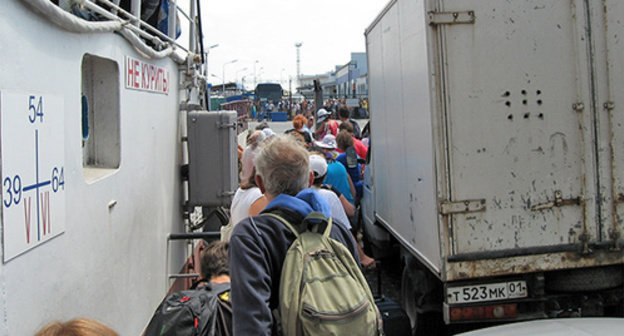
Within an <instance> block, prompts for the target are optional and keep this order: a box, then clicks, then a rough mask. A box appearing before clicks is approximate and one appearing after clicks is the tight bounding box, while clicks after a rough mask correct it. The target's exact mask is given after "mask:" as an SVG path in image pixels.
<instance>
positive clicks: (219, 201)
mask: <svg viewBox="0 0 624 336" xmlns="http://www.w3.org/2000/svg"><path fill="white" fill-rule="evenodd" d="M187 129H188V152H189V205H190V206H200V205H201V206H224V205H229V204H230V203H231V201H232V197H233V196H234V192H235V191H236V188H237V187H238V176H237V175H238V164H237V159H238V156H237V153H238V152H237V150H236V143H237V139H236V111H218V112H215V111H212V112H209V111H190V112H189V113H188V116H187Z"/></svg>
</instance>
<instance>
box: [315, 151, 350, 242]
mask: <svg viewBox="0 0 624 336" xmlns="http://www.w3.org/2000/svg"><path fill="white" fill-rule="evenodd" d="M310 170H311V171H312V173H314V182H312V189H313V190H315V191H316V192H318V193H319V194H321V196H323V197H325V198H326V199H327V201H328V202H329V206H330V208H331V213H332V217H334V218H336V219H337V220H338V221H339V222H340V223H343V224H344V226H345V227H346V228H347V229H349V230H351V223H350V222H349V217H347V215H349V216H353V214H354V213H355V207H354V206H353V204H351V203H349V201H348V200H347V199H346V198H345V197H344V195H342V193H341V192H340V191H338V189H335V188H333V189H332V186H330V185H327V184H325V185H324V184H323V180H324V179H325V175H327V160H325V158H324V157H323V156H321V154H312V155H310ZM347 210H348V214H347Z"/></svg>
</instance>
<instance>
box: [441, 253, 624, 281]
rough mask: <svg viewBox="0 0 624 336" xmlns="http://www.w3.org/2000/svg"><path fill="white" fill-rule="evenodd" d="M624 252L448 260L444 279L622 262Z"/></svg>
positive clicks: (461, 278) (451, 279)
mask: <svg viewBox="0 0 624 336" xmlns="http://www.w3.org/2000/svg"><path fill="white" fill-rule="evenodd" d="M623 260H624V254H623V253H622V252H621V251H620V252H613V251H609V250H599V251H594V253H593V254H592V255H591V256H589V257H588V256H583V255H582V254H581V253H579V252H578V251H572V252H560V253H545V254H539V255H525V256H517V257H511V258H496V259H482V260H474V261H462V262H448V263H447V264H446V274H445V278H444V280H446V281H455V280H464V279H471V278H479V277H493V276H501V275H509V274H521V273H533V272H543V271H554V270H562V269H569V268H580V267H592V266H601V265H613V264H621V263H622V261H623Z"/></svg>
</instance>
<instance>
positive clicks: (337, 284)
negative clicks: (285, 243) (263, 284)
mask: <svg viewBox="0 0 624 336" xmlns="http://www.w3.org/2000/svg"><path fill="white" fill-rule="evenodd" d="M264 215H265V216H272V217H275V218H277V219H279V220H280V221H281V222H282V223H284V225H286V227H288V228H289V229H290V230H291V231H292V232H293V233H294V234H295V236H296V237H297V238H296V239H295V241H294V242H293V243H292V245H291V246H290V248H289V249H288V252H287V253H286V258H285V259H284V264H283V266H282V274H281V280H280V288H279V297H280V300H279V317H278V319H277V323H279V324H280V327H279V329H280V330H281V334H282V335H286V336H291V335H292V336H299V335H323V336H325V335H383V329H382V322H381V316H380V314H379V310H378V309H377V306H376V305H375V301H374V299H373V295H372V293H371V291H370V288H369V287H368V283H367V282H366V279H365V278H364V275H363V274H362V271H361V270H360V267H359V266H358V265H357V263H356V262H355V259H354V258H353V256H352V255H351V253H350V252H349V250H348V249H347V248H346V247H345V246H344V245H343V244H342V243H340V242H338V241H336V240H334V239H332V238H330V237H329V233H330V231H331V226H332V220H331V218H330V219H329V220H328V219H327V218H325V216H324V215H323V214H322V213H320V212H313V213H311V214H309V215H308V216H307V217H306V218H305V219H304V220H303V221H302V222H301V223H300V224H298V225H295V226H293V225H291V223H289V222H288V221H287V220H286V219H284V218H283V217H281V216H280V215H278V214H275V213H267V214H264Z"/></svg>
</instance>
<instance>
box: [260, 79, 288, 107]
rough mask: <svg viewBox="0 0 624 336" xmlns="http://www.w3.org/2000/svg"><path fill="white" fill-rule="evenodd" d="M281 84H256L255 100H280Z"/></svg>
mask: <svg viewBox="0 0 624 336" xmlns="http://www.w3.org/2000/svg"><path fill="white" fill-rule="evenodd" d="M282 94H283V91H282V86H281V85H280V84H277V83H260V84H258V85H257V86H256V90H255V98H254V99H255V101H257V102H258V101H259V102H267V101H273V102H274V103H276V102H278V101H280V100H282Z"/></svg>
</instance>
